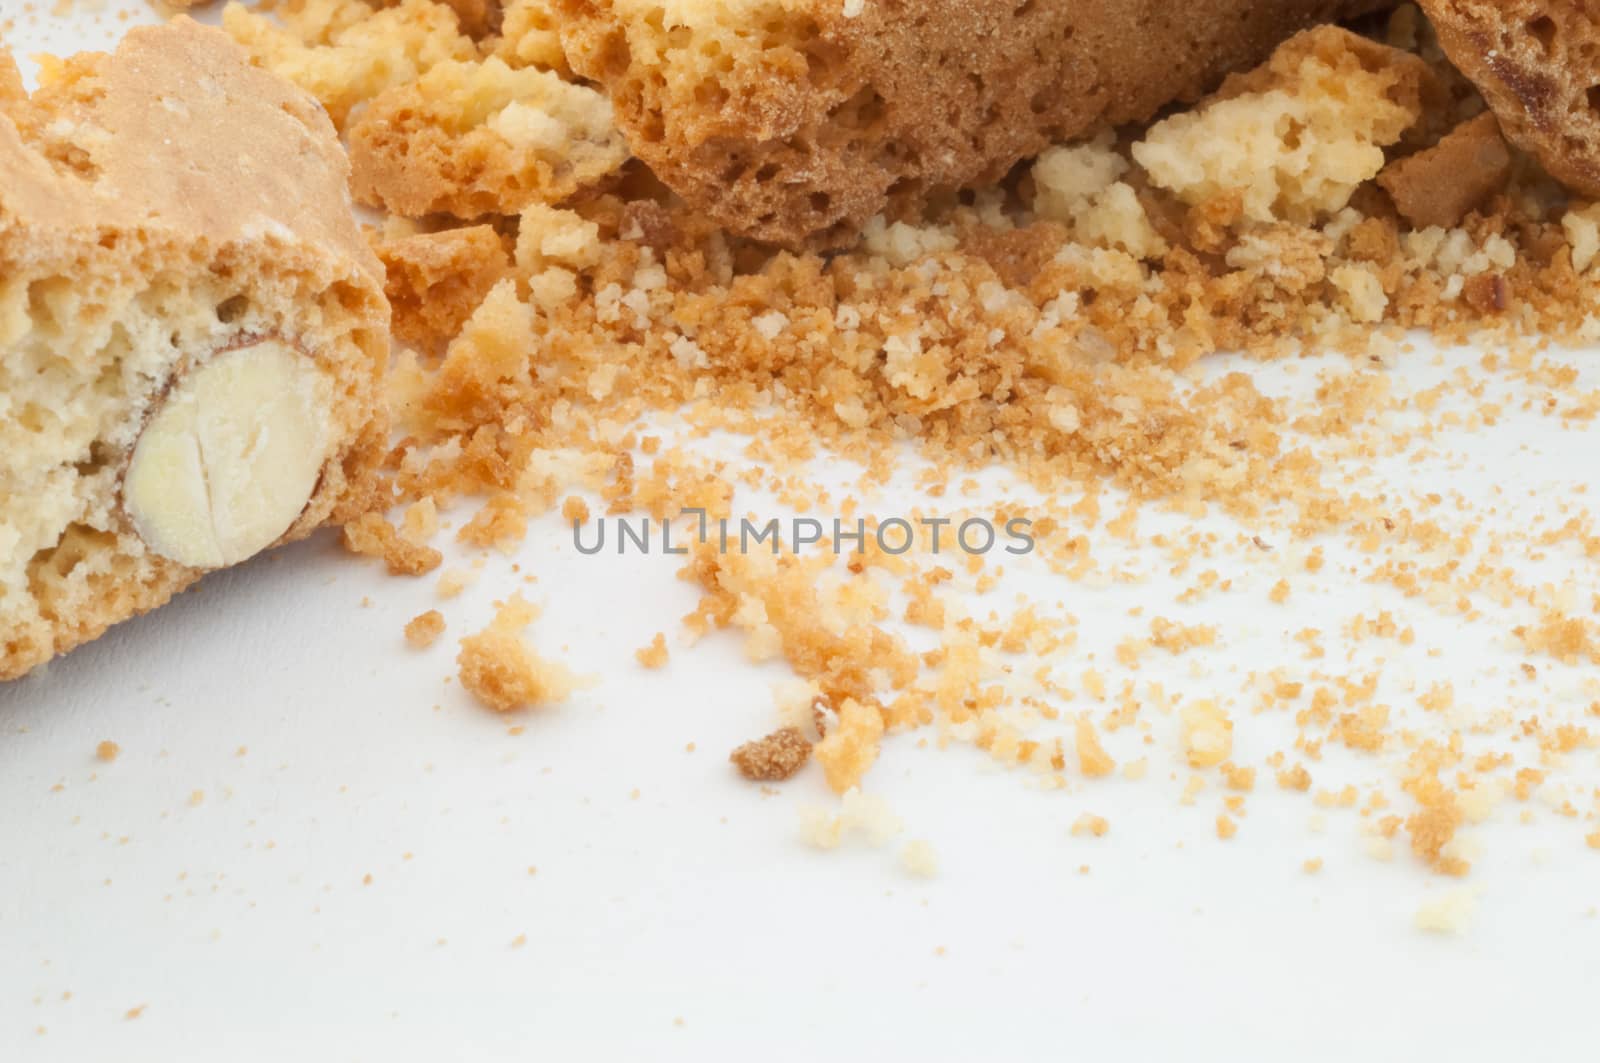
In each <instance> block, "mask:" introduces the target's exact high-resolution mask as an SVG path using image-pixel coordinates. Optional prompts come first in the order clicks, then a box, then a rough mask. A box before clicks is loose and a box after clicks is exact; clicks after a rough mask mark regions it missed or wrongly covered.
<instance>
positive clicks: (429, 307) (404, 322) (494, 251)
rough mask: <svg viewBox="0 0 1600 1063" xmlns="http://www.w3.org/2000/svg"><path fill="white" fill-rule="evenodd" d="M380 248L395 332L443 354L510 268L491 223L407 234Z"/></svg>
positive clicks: (405, 340)
mask: <svg viewBox="0 0 1600 1063" xmlns="http://www.w3.org/2000/svg"><path fill="white" fill-rule="evenodd" d="M377 251H378V258H379V259H381V260H382V262H383V265H384V268H385V271H386V273H387V280H386V281H385V284H384V289H385V292H386V293H387V294H388V296H389V305H390V306H391V307H392V308H393V311H394V334H395V336H396V337H397V338H399V339H400V340H401V341H403V342H405V343H409V344H411V345H412V346H413V347H416V348H418V349H419V350H421V351H423V352H425V353H428V354H441V353H443V351H444V347H445V345H446V344H448V343H449V342H450V341H451V340H452V339H454V338H455V337H456V335H457V333H459V332H460V331H461V326H462V325H463V324H465V323H466V320H467V318H469V317H471V316H472V312H473V311H474V310H476V309H477V308H478V304H480V303H482V302H483V299H484V296H486V295H488V294H489V290H490V289H491V288H493V287H494V286H495V284H496V283H497V282H498V281H499V280H500V278H501V277H503V276H505V274H506V272H507V271H508V270H509V269H510V261H509V256H508V255H507V254H506V250H505V247H504V245H502V244H501V242H500V234H499V233H497V232H495V230H494V228H493V227H492V226H489V225H473V226H468V227H466V228H461V229H446V230H444V231H443V232H436V233H416V234H414V235H411V236H402V237H398V238H396V239H392V240H385V241H383V242H382V243H380V244H379V245H378V247H377Z"/></svg>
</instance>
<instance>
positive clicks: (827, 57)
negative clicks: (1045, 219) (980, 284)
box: [555, 0, 1388, 245]
mask: <svg viewBox="0 0 1600 1063" xmlns="http://www.w3.org/2000/svg"><path fill="white" fill-rule="evenodd" d="M555 3H556V6H557V8H558V10H559V11H560V13H561V15H562V20H561V23H560V27H561V34H562V40H563V43H564V44H565V45H566V50H567V55H568V59H569V61H570V62H571V64H572V66H573V68H574V69H575V70H576V71H577V72H578V73H579V74H581V75H583V76H584V77H586V78H589V79H591V80H593V81H595V82H597V83H599V84H601V85H602V86H604V87H605V88H606V90H607V91H608V92H609V93H610V95H611V98H612V101H613V103H614V104H615V106H616V109H617V117H618V122H619V124H620V125H621V126H622V128H623V131H624V132H625V134H626V135H627V137H628V141H629V143H630V144H631V145H632V147H633V150H634V152H635V154H637V155H638V156H639V157H640V158H641V159H643V160H644V161H645V162H646V163H647V164H649V166H650V167H651V168H652V169H653V170H654V171H655V172H656V173H657V174H658V175H659V176H660V177H661V178H662V179H663V180H664V181H666V183H667V184H668V185H670V186H671V187H672V188H673V190H674V191H676V192H677V193H679V194H680V195H682V196H683V197H684V198H685V199H686V200H688V201H689V203H690V204H691V205H692V206H693V207H694V208H695V209H698V210H703V211H706V212H707V213H708V214H709V216H710V217H711V218H713V219H714V220H715V221H716V222H718V223H719V224H721V225H723V226H725V227H727V228H729V229H732V230H734V231H736V232H739V233H742V234H745V235H749V236H754V237H757V238H760V239H764V240H771V241H777V242H782V243H788V244H796V243H801V242H804V241H808V240H809V241H811V242H812V243H814V244H822V245H826V244H838V243H840V242H843V241H845V240H847V239H848V238H849V237H850V236H852V235H853V234H854V233H855V232H856V231H858V230H859V229H860V228H861V226H862V225H863V224H864V223H865V222H866V221H867V219H868V218H870V217H872V216H873V215H874V214H876V213H878V212H879V211H881V210H883V209H884V207H885V205H886V204H890V203H897V204H906V203H911V202H914V201H917V200H920V199H921V198H923V197H924V196H925V195H926V194H927V193H928V192H930V191H939V190H947V189H950V188H955V187H960V186H963V185H967V184H972V183H982V182H991V181H994V180H996V179H998V178H1000V177H1002V176H1003V175H1004V174H1005V173H1006V171H1007V170H1008V169H1009V168H1010V167H1011V165H1012V164H1013V163H1015V162H1016V161H1017V160H1018V159H1021V158H1025V157H1027V156H1030V155H1035V154H1037V153H1038V152H1039V151H1041V150H1042V149H1044V148H1045V147H1047V146H1049V145H1051V144H1054V143H1060V142H1063V141H1067V140H1071V139H1073V138H1075V137H1077V136H1079V135H1081V134H1083V133H1084V132H1086V131H1088V130H1091V129H1093V128H1095V127H1104V126H1111V125H1116V124H1120V123H1125V122H1130V121H1135V120H1142V119H1145V118H1148V117H1150V115H1151V114H1153V113H1154V112H1155V111H1156V110H1157V109H1158V108H1159V107H1162V106H1163V105H1165V104H1167V103H1170V102H1172V101H1173V100H1177V99H1191V100H1192V99H1194V98H1196V97H1197V96H1199V95H1200V94H1201V93H1203V92H1205V91H1207V90H1209V89H1211V88H1213V87H1215V84H1216V81H1217V80H1218V79H1219V78H1220V77H1221V76H1222V75H1223V74H1224V73H1226V72H1227V71H1229V70H1231V69H1234V68H1236V67H1240V66H1244V65H1248V64H1250V63H1252V62H1255V61H1257V60H1259V59H1261V58H1263V57H1264V56H1265V55H1267V54H1268V53H1269V52H1270V51H1271V50H1272V48H1273V47H1274V46H1275V45H1276V44H1278V43H1279V42H1280V41H1282V40H1283V39H1284V38H1286V37H1288V36H1290V35H1291V34H1293V33H1294V32H1295V31H1297V30H1301V29H1304V28H1306V27H1307V26H1310V25H1314V24H1316V23H1319V22H1325V21H1328V20H1331V19H1338V18H1342V17H1347V16H1353V15H1356V14H1358V13H1362V12H1366V11H1371V10H1376V9H1378V8H1381V7H1384V6H1388V5H1387V0H1271V2H1262V0H1196V2H1192V3H1186V4H1174V3H1170V2H1169V0H1125V2H1119V3H1103V2H1102V3H1082V2H1078V0H1041V2H1034V3H1025V4H993V3H983V2H979V0H907V2H903V3H891V2H886V0H701V2H674V3H670V4H666V5H662V4H658V3H648V2H645V0H555Z"/></svg>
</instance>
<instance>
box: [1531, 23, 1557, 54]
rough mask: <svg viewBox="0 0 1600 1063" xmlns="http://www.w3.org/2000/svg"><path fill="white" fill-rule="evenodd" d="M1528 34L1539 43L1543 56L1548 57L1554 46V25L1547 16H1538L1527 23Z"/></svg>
mask: <svg viewBox="0 0 1600 1063" xmlns="http://www.w3.org/2000/svg"><path fill="white" fill-rule="evenodd" d="M1528 33H1529V35H1530V36H1532V37H1533V39H1534V40H1536V41H1538V42H1539V47H1540V48H1543V49H1544V54H1545V55H1549V54H1550V53H1551V52H1552V51H1554V50H1555V46H1556V23H1555V20H1554V19H1552V18H1551V17H1550V16H1549V15H1540V16H1539V17H1538V18H1536V19H1534V20H1533V21H1532V22H1530V23H1528Z"/></svg>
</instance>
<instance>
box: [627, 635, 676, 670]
mask: <svg viewBox="0 0 1600 1063" xmlns="http://www.w3.org/2000/svg"><path fill="white" fill-rule="evenodd" d="M633 656H634V657H635V658H636V659H637V660H638V662H639V663H640V664H642V665H644V667H646V668H664V667H666V664H667V656H668V655H667V636H666V634H665V633H664V632H661V631H657V632H656V634H655V638H653V639H651V640H650V645H648V646H644V647H641V648H640V649H637V650H634V651H633Z"/></svg>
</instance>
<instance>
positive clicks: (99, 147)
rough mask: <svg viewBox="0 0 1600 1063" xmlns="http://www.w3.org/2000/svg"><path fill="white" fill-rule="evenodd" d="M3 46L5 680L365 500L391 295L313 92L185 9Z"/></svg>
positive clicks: (377, 432) (1, 654) (0, 376)
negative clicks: (92, 50) (33, 61)
mask: <svg viewBox="0 0 1600 1063" xmlns="http://www.w3.org/2000/svg"><path fill="white" fill-rule="evenodd" d="M42 80H43V87H41V88H40V89H39V91H37V92H36V93H34V94H33V96H32V97H29V96H28V95H26V94H25V93H24V91H23V88H22V83H21V80H20V79H19V77H18V76H17V70H16V66H15V65H14V64H13V63H12V62H11V59H10V57H9V56H7V55H5V54H4V53H3V52H0V679H10V678H15V677H17V676H20V675H22V674H23V673H25V672H27V671H28V670H30V669H31V668H33V667H35V666H37V665H39V664H42V663H43V662H45V661H47V660H49V659H50V658H51V657H52V656H54V655H56V654H58V653H62V652H65V651H66V650H69V649H71V648H73V647H74V646H77V645H78V644H80V643H82V642H85V641H87V640H89V639H92V638H95V637H96V636H98V635H99V634H100V633H101V632H103V631H104V630H105V629H106V627H107V626H108V625H110V624H113V623H116V622H117V621H119V620H123V619H125V618H127V617H130V616H133V615H135V614H137V613H140V612H143V611H145V610H147V609H151V608H154V607H155V606H158V605H160V604H162V603H163V602H165V601H166V600H167V599H168V598H170V597H171V596H172V595H173V594H175V593H177V592H178V591H180V590H182V589H183V588H184V587H186V586H187V585H189V584H190V583H192V582H193V581H194V580H196V579H197V578H199V576H201V575H202V574H203V573H205V572H206V571H209V570H212V569H216V568H221V567H223V566H226V565H231V564H234V563H236V562H239V561H243V560H244V559H245V558H248V557H250V556H251V555H253V554H255V553H257V552H259V551H261V550H263V549H266V548H267V547H269V546H272V545H274V544H276V543H281V542H285V541H288V540H290V539H294V538H298V537H300V536H303V535H305V534H307V533H309V532H310V531H311V530H312V529H314V528H316V527H318V526H319V525H322V524H324V523H327V522H328V521H330V520H338V519H341V518H342V517H345V516H349V515H351V514H353V513H354V512H356V511H357V510H358V509H359V508H361V507H363V506H364V505H365V503H366V502H367V500H368V499H369V497H370V494H371V482H372V475H373V470H374V469H375V467H376V464H377V460H378V458H379V456H380V454H381V452H382V447H383V445H384V442H385V435H386V429H385V426H384V418H383V415H382V413H381V412H380V411H381V403H380V381H381V374H382V372H383V369H384V367H385V363H386V361H387V351H388V316H389V315H388V307H387V304H386V303H385V302H384V299H383V280H382V269H381V267H380V266H379V265H378V263H377V261H376V260H375V258H374V257H373V255H372V253H371V251H370V250H369V249H368V248H367V246H366V244H365V242H364V241H363V240H362V239H361V237H360V234H359V231H358V230H357V228H356V225H355V223H354V220H353V218H352V216H351V214H350V201H349V194H348V192H347V189H346V178H347V172H348V166H347V164H346V162H345V159H344V156H343V154H342V153H341V151H340V149H339V146H338V143H337V141H336V139H335V137H334V132H333V128H332V126H331V125H330V124H329V122H328V119H327V116H326V115H325V114H324V113H323V112H322V110H321V109H320V108H319V107H318V106H317V105H316V103H315V101H313V100H312V99H310V98H309V97H308V96H306V95H305V94H304V93H303V92H301V91H300V90H298V89H295V88H294V87H292V86H290V85H288V84H287V83H285V82H283V81H281V80H279V79H278V78H277V77H275V76H274V75H272V74H270V73H268V72H266V71H265V70H262V69H260V68H258V67H255V66H252V65H251V64H250V63H249V62H248V60H247V59H246V57H245V55H244V53H243V52H242V51H241V50H240V49H239V48H238V46H237V45H235V44H233V43H232V42H231V41H230V40H228V38H227V37H226V36H224V35H223V34H222V33H219V32H217V31H214V30H209V29H204V28H202V27H200V26H198V25H196V24H195V23H193V22H191V21H189V20H188V19H180V20H178V21H176V22H174V23H172V24H171V25H169V26H166V27H162V28H152V29H138V30H134V31H133V32H131V33H130V34H129V35H128V36H127V38H126V40H125V41H124V42H123V43H122V45H121V47H119V48H118V50H117V52H116V54H115V55H104V54H87V55H82V56H78V57H76V58H73V59H69V60H67V61H65V62H62V63H56V64H52V65H51V66H50V67H47V69H46V71H45V74H44V77H43V79H42Z"/></svg>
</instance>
